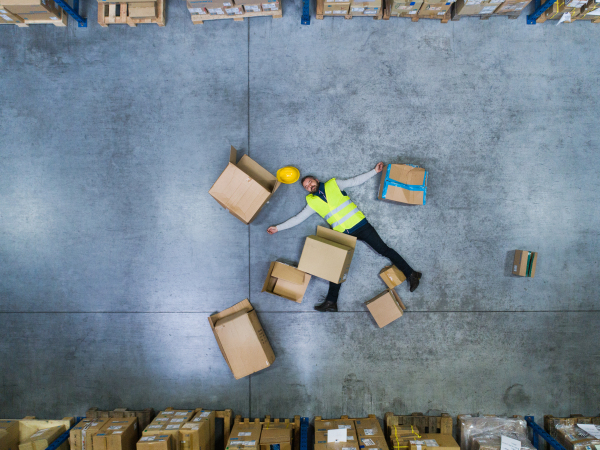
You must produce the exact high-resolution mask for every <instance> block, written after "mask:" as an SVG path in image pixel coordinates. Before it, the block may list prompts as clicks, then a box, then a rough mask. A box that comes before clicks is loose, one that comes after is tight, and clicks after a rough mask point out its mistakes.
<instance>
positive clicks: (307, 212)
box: [267, 205, 315, 234]
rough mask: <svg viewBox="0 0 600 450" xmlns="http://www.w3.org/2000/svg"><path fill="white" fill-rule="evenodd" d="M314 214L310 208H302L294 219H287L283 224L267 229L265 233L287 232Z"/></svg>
mask: <svg viewBox="0 0 600 450" xmlns="http://www.w3.org/2000/svg"><path fill="white" fill-rule="evenodd" d="M314 213H315V210H314V209H312V208H311V207H310V206H308V205H306V206H305V207H304V209H303V210H302V211H300V212H299V213H298V214H296V215H295V216H294V217H291V218H289V219H288V220H286V221H285V222H283V223H280V224H279V225H275V226H273V227H269V228H268V229H267V233H269V234H275V233H277V232H278V231H283V230H287V229H288V228H292V227H295V226H296V225H300V224H301V223H302V222H304V221H305V220H306V219H308V218H309V217H310V216H312V215H313V214H314Z"/></svg>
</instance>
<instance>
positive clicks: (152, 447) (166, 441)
mask: <svg viewBox="0 0 600 450" xmlns="http://www.w3.org/2000/svg"><path fill="white" fill-rule="evenodd" d="M136 448H137V450H173V439H172V438H171V435H170V434H163V435H156V436H142V437H141V439H140V440H139V441H138V443H137V444H136Z"/></svg>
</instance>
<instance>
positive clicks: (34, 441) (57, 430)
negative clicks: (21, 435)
mask: <svg viewBox="0 0 600 450" xmlns="http://www.w3.org/2000/svg"><path fill="white" fill-rule="evenodd" d="M65 431H66V428H65V427H64V426H63V425H60V426H58V427H51V428H43V429H41V430H38V431H36V432H35V433H33V434H32V435H31V436H29V437H28V438H27V439H25V440H24V441H23V442H21V443H20V444H19V450H46V448H48V446H49V445H50V444H52V443H53V442H54V441H55V440H56V438H58V437H59V436H60V435H61V434H63V433H64V432H65Z"/></svg>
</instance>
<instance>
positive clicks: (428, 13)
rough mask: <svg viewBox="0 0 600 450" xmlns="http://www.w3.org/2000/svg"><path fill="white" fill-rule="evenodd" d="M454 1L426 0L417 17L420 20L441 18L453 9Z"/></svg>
mask: <svg viewBox="0 0 600 450" xmlns="http://www.w3.org/2000/svg"><path fill="white" fill-rule="evenodd" d="M452 3H454V0H424V2H423V5H422V6H421V9H419V13H418V14H417V16H418V17H419V18H423V19H427V18H439V17H441V16H444V15H446V13H447V12H448V11H450V8H452Z"/></svg>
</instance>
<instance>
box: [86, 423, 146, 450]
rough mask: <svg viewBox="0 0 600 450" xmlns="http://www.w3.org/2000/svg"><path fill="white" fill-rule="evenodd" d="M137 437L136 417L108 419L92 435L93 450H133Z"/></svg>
mask: <svg viewBox="0 0 600 450" xmlns="http://www.w3.org/2000/svg"><path fill="white" fill-rule="evenodd" d="M137 439H138V421H137V417H124V418H119V419H110V420H109V421H108V423H107V424H106V425H104V427H103V428H102V430H100V432H99V433H96V434H95V435H94V437H92V443H93V446H94V450H135V444H136V442H137Z"/></svg>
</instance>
